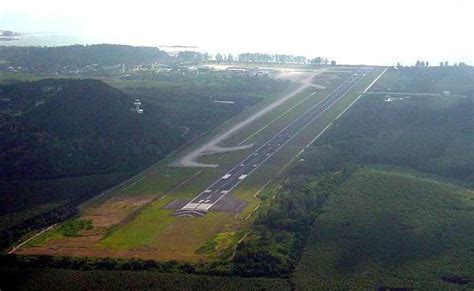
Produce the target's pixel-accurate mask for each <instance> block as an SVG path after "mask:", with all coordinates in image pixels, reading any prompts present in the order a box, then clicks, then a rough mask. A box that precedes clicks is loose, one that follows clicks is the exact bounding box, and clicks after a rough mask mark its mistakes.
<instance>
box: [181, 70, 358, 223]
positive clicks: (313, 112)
mask: <svg viewBox="0 0 474 291" xmlns="http://www.w3.org/2000/svg"><path fill="white" fill-rule="evenodd" d="M366 73H367V69H359V70H358V71H357V73H355V74H353V75H351V77H349V78H348V79H347V80H345V81H344V82H343V83H342V84H341V85H339V86H338V87H337V88H336V89H335V90H334V91H332V92H331V93H330V94H329V95H327V96H326V97H325V98H324V99H322V100H321V101H320V102H319V103H317V104H316V105H314V106H313V107H311V108H309V109H308V110H307V111H306V112H304V113H303V114H302V115H300V116H299V117H298V118H296V119H295V120H293V121H292V122H291V123H290V124H289V125H287V126H286V127H285V128H283V129H282V130H280V131H279V132H278V133H277V134H275V135H274V136H273V137H271V138H270V139H269V140H268V141H267V142H265V143H264V144H263V145H262V146H260V147H259V148H258V149H256V150H255V151H254V152H253V153H251V154H250V155H249V156H247V157H246V158H244V159H243V160H242V161H241V162H239V163H238V164H236V165H235V166H234V167H233V168H232V169H231V170H229V171H228V172H227V173H226V174H225V175H223V176H222V177H220V178H219V179H217V180H216V181H214V182H213V183H212V184H211V185H210V186H209V187H207V188H206V189H205V190H204V191H202V192H201V193H199V194H198V195H197V196H196V197H195V198H194V199H192V200H191V201H190V202H189V203H187V204H186V205H185V206H184V207H183V208H181V210H178V211H176V213H175V215H180V214H186V216H202V215H203V214H205V213H206V212H207V211H209V210H210V209H211V208H212V207H213V206H214V205H215V204H216V203H218V202H219V201H220V200H221V199H222V198H223V197H225V196H226V195H227V194H229V193H230V192H231V191H232V190H233V189H234V188H235V187H237V185H239V184H240V183H241V182H242V181H243V180H244V179H246V178H247V177H248V176H249V175H251V174H252V173H253V172H254V171H255V170H256V169H258V168H259V167H260V166H261V165H263V164H264V163H265V162H266V161H267V160H268V159H269V158H271V157H272V156H273V155H274V154H275V153H277V152H278V151H279V150H280V149H281V148H282V147H283V146H285V145H286V144H287V143H288V142H289V141H291V140H292V139H293V138H294V137H295V136H296V135H297V134H298V133H299V132H300V131H302V130H303V129H304V128H306V127H307V126H308V125H309V124H310V123H312V122H313V121H315V120H317V119H318V118H319V117H320V116H321V115H322V114H323V113H324V112H325V111H326V110H328V109H329V108H331V107H332V106H333V105H334V104H336V103H337V102H338V101H339V100H340V99H341V98H342V97H343V96H344V95H345V94H346V93H347V92H348V91H349V90H350V89H352V88H353V87H354V86H355V85H356V84H357V83H358V82H359V81H360V80H361V79H362V78H363V77H364V76H365V75H366ZM193 214H196V215H193Z"/></svg>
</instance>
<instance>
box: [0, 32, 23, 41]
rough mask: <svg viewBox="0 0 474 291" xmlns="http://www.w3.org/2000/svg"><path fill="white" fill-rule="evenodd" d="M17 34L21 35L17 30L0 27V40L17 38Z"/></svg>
mask: <svg viewBox="0 0 474 291" xmlns="http://www.w3.org/2000/svg"><path fill="white" fill-rule="evenodd" d="M19 36H21V34H20V33H19V32H15V31H10V30H1V29H0V41H9V40H18V37H19Z"/></svg>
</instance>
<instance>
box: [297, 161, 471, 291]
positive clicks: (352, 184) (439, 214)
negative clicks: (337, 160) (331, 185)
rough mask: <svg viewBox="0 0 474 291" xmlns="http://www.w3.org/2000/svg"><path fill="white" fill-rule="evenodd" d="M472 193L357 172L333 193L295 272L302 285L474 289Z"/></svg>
mask: <svg viewBox="0 0 474 291" xmlns="http://www.w3.org/2000/svg"><path fill="white" fill-rule="evenodd" d="M473 219H474V193H473V192H472V191H469V190H466V189H463V188H459V187H456V186H453V185H450V184H444V183H440V182H437V181H433V180H428V179H424V178H418V177H416V176H412V175H408V174H405V173H394V172H384V171H378V170H372V169H360V170H358V171H357V172H356V173H355V174H354V175H353V176H352V177H351V178H350V179H349V180H347V181H346V182H345V183H344V184H342V185H341V186H340V187H339V189H338V190H337V191H335V192H334V194H332V195H331V196H330V197H329V200H328V203H327V204H326V206H325V207H324V212H323V214H321V215H320V216H319V217H318V218H317V219H316V222H315V224H314V226H313V230H312V233H311V235H310V238H309V239H308V243H307V246H306V249H305V252H304V254H303V256H302V259H301V261H300V263H299V265H298V266H297V269H296V272H295V280H294V281H295V283H296V286H297V289H300V290H305V289H307V288H309V287H310V288H313V289H321V290H323V289H333V290H334V289H344V290H347V289H374V288H378V287H384V286H385V287H413V288H416V289H419V288H425V289H431V290H434V289H440V288H443V289H448V288H456V287H458V288H465V289H471V288H472V287H474V285H473V283H474V282H473V280H474V272H473V269H472V261H473V259H474V249H473V248H472V247H471V246H472V245H473V244H474V232H473V227H472V221H473Z"/></svg>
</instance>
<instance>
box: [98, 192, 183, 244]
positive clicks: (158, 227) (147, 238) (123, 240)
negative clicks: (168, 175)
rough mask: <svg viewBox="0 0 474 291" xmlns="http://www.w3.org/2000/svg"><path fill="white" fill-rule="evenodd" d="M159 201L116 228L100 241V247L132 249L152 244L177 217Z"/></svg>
mask: <svg viewBox="0 0 474 291" xmlns="http://www.w3.org/2000/svg"><path fill="white" fill-rule="evenodd" d="M163 206H164V205H163V203H162V202H161V201H157V202H154V203H152V204H151V205H149V206H148V207H146V208H145V209H144V210H143V211H142V212H141V213H140V214H138V215H137V216H136V217H135V218H134V219H133V220H132V221H130V222H128V223H127V224H125V225H123V226H121V227H119V228H116V230H115V231H114V232H112V233H110V234H109V235H108V236H106V237H105V238H104V239H103V240H101V241H100V243H99V248H114V249H131V248H136V247H141V246H147V245H151V244H152V243H153V242H154V241H155V239H156V237H157V236H158V235H159V234H160V232H162V231H163V230H164V229H166V227H168V226H169V225H170V224H171V222H173V221H174V220H175V219H176V218H175V217H173V216H171V212H172V210H166V209H162V207H163Z"/></svg>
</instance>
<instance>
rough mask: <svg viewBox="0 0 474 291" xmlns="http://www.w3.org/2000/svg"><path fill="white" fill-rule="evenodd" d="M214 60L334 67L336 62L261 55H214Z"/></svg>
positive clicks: (220, 61)
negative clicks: (329, 65)
mask: <svg viewBox="0 0 474 291" xmlns="http://www.w3.org/2000/svg"><path fill="white" fill-rule="evenodd" d="M214 60H215V61H216V62H217V63H222V62H225V63H233V62H240V63H267V64H312V65H328V64H331V65H335V64H336V61H329V60H328V59H327V58H322V57H316V58H313V59H308V58H306V57H305V56H294V55H285V54H262V53H242V54H239V55H237V56H234V55H232V54H220V53H218V54H216V55H215V57H214Z"/></svg>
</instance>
